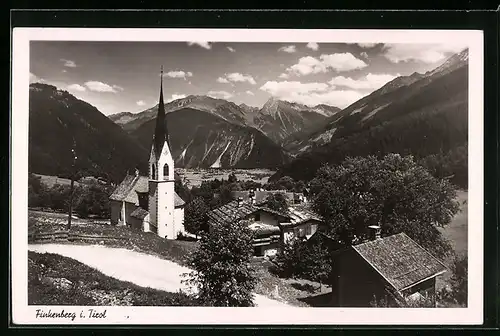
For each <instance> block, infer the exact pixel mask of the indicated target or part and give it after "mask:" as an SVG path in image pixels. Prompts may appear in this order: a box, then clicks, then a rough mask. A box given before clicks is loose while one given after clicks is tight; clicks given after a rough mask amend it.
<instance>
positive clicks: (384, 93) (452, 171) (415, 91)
mask: <svg viewBox="0 0 500 336" xmlns="http://www.w3.org/2000/svg"><path fill="white" fill-rule="evenodd" d="M467 136H468V50H464V51H462V52H460V53H458V54H456V55H453V56H452V57H450V58H449V59H447V60H446V61H445V62H444V63H443V64H442V65H440V66H439V67H437V68H436V69H434V70H432V71H429V72H427V73H425V74H416V73H414V74H412V75H410V76H404V77H398V78H396V79H394V80H393V81H391V82H389V83H387V84H386V85H384V86H383V87H381V88H380V89H379V90H377V91H374V92H373V93H371V94H370V95H368V96H366V97H364V98H362V99H360V100H358V101H357V102H355V103H353V104H351V105H350V106H348V107H347V108H345V109H344V110H342V111H340V112H338V113H336V114H335V115H334V116H332V117H330V118H329V119H328V120H327V122H325V123H323V124H322V125H319V126H318V127H316V128H315V129H312V130H310V131H309V132H303V133H302V134H296V136H295V137H293V138H289V139H287V140H288V142H287V143H286V148H287V150H289V151H290V152H292V153H294V154H295V155H296V158H295V159H294V160H293V161H292V162H290V163H289V164H287V165H285V166H284V167H282V169H280V171H279V172H278V173H277V174H276V175H275V176H273V178H272V179H276V178H279V177H280V176H284V175H289V176H291V177H294V178H296V179H305V180H308V179H311V178H312V177H313V176H314V174H315V172H316V170H317V169H318V168H319V167H320V166H321V165H323V164H324V163H332V164H337V163H340V162H341V161H342V160H343V159H344V158H345V157H346V156H347V155H350V156H358V155H359V156H366V155H384V154H386V153H390V152H395V153H401V154H412V155H414V156H415V157H416V158H417V159H419V160H420V159H421V160H424V159H425V160H427V158H428V157H429V156H432V155H434V156H438V157H434V158H433V160H434V159H436V160H441V161H446V160H448V161H450V160H451V161H453V164H451V163H446V165H447V167H448V168H449V169H447V170H446V172H445V171H444V170H442V172H441V175H442V174H445V173H446V174H449V175H453V176H455V177H456V176H460V179H461V180H460V181H456V180H455V182H456V183H457V184H461V185H462V186H463V185H466V184H467V181H466V180H467V179H466V178H464V175H465V176H467V171H466V170H467V156H466V153H467V151H466V150H464V148H466V147H467V140H468V139H467ZM464 153H465V154H464ZM434 161H435V160H434ZM451 161H450V162H451ZM464 170H465V173H464Z"/></svg>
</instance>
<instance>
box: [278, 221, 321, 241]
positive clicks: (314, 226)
mask: <svg viewBox="0 0 500 336" xmlns="http://www.w3.org/2000/svg"><path fill="white" fill-rule="evenodd" d="M318 225H319V223H318V221H316V220H309V221H307V222H304V223H302V224H300V225H297V226H293V227H284V229H283V238H284V241H285V242H287V241H289V240H290V239H292V238H293V237H297V236H298V235H299V231H300V230H303V231H304V232H305V233H306V235H305V237H306V239H309V238H311V236H312V235H313V234H314V233H316V231H318ZM308 227H309V232H307V228H308Z"/></svg>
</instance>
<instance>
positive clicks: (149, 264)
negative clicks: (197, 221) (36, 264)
mask: <svg viewBox="0 0 500 336" xmlns="http://www.w3.org/2000/svg"><path fill="white" fill-rule="evenodd" d="M28 249H29V250H30V251H34V252H38V253H45V252H48V253H55V254H60V255H63V256H66V257H69V258H72V259H75V260H78V261H79V262H81V263H84V264H86V265H88V266H90V267H93V268H95V269H97V270H98V271H100V272H102V273H103V274H105V275H107V276H110V277H113V278H115V279H118V280H122V281H128V282H132V283H134V284H136V285H138V286H142V287H151V288H154V289H159V290H164V291H167V292H177V291H178V290H179V289H182V290H184V291H188V288H187V287H186V286H185V285H184V284H182V283H181V279H182V276H181V275H182V274H183V273H187V272H189V268H187V267H184V266H180V265H178V264H176V263H174V262H172V261H169V260H165V259H161V258H159V257H156V256H152V255H148V254H145V253H140V252H136V251H131V250H127V249H123V248H111V247H105V246H100V245H65V244H30V245H28ZM254 303H255V304H256V306H258V307H290V306H289V305H287V304H285V303H282V302H279V301H276V300H272V299H269V298H267V297H265V296H263V295H259V294H255V299H254Z"/></svg>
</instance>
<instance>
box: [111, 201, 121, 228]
mask: <svg viewBox="0 0 500 336" xmlns="http://www.w3.org/2000/svg"><path fill="white" fill-rule="evenodd" d="M122 205H123V202H119V201H114V200H112V201H111V225H120V224H121V223H120V213H121V211H122Z"/></svg>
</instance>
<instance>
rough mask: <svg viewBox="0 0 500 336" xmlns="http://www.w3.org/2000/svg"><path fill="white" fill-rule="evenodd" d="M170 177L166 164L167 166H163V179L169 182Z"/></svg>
mask: <svg viewBox="0 0 500 336" xmlns="http://www.w3.org/2000/svg"><path fill="white" fill-rule="evenodd" d="M168 176H169V173H168V164H166V163H165V165H164V166H163V179H164V180H168Z"/></svg>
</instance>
